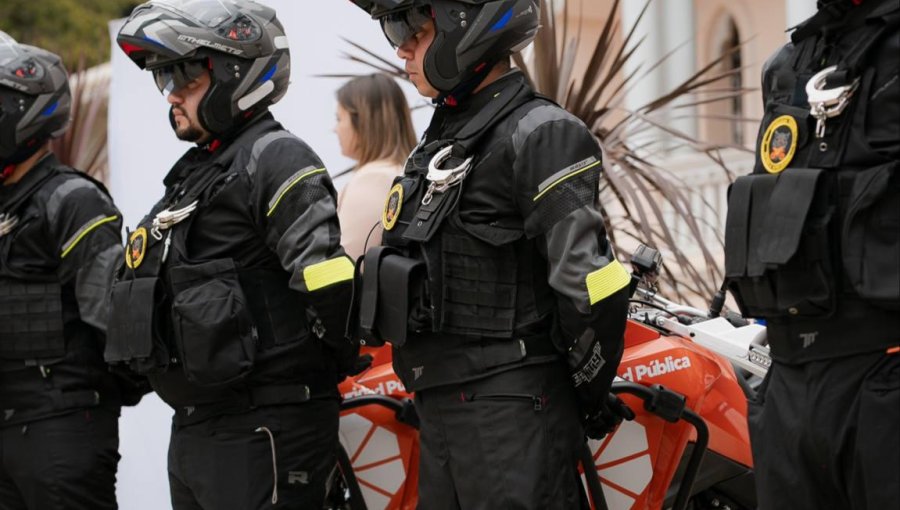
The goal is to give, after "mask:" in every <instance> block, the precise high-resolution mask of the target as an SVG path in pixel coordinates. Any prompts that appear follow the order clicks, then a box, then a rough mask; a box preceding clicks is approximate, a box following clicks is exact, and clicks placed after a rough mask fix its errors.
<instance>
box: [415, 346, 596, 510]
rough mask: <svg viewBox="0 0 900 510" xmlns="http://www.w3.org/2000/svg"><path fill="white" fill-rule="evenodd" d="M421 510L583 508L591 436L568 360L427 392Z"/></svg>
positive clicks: (422, 402) (422, 406)
mask: <svg viewBox="0 0 900 510" xmlns="http://www.w3.org/2000/svg"><path fill="white" fill-rule="evenodd" d="M415 403H416V410H417V411H418V413H419V417H420V419H421V429H420V441H421V443H420V444H421V453H420V458H419V506H418V508H419V509H422V510H438V509H448V510H457V509H465V510H481V509H485V510H487V509H497V508H517V509H541V510H552V509H566V510H571V509H577V508H579V505H580V504H581V499H580V497H581V493H582V492H581V485H580V484H581V482H580V479H579V476H578V472H577V462H578V461H577V456H578V452H579V448H581V447H582V446H583V445H584V436H583V432H582V429H581V425H580V423H579V421H578V414H577V411H576V401H575V393H574V390H573V388H572V384H571V383H570V382H569V377H568V372H567V371H566V369H565V367H564V366H563V365H561V364H555V363H551V364H544V365H533V366H528V367H522V368H517V369H514V370H510V371H508V372H503V373H500V374H498V375H494V376H491V377H489V378H487V379H481V380H478V381H474V382H469V383H463V384H458V385H451V386H441V387H438V388H433V389H426V390H422V391H419V392H418V393H416V396H415Z"/></svg>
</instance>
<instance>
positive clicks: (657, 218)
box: [328, 0, 750, 303]
mask: <svg viewBox="0 0 900 510" xmlns="http://www.w3.org/2000/svg"><path fill="white" fill-rule="evenodd" d="M587 1H590V0H587ZM652 1H654V0H647V2H646V3H645V4H644V6H643V10H642V11H641V13H640V15H639V16H638V18H637V19H636V22H635V24H634V25H633V26H632V27H630V28H629V29H628V31H627V32H625V30H624V29H623V28H622V26H621V24H620V22H619V18H618V17H617V16H616V15H615V14H616V12H617V11H618V8H619V4H620V1H619V0H615V1H614V2H613V3H612V5H611V7H610V10H609V12H608V13H607V16H606V18H605V19H606V21H605V24H604V26H603V28H602V29H601V31H600V32H599V34H595V35H594V36H592V37H591V38H588V37H587V34H584V33H583V32H582V31H581V30H580V27H578V28H576V29H573V27H572V26H571V25H574V24H577V18H575V17H570V16H569V14H570V12H569V11H570V6H569V5H568V4H569V2H567V1H566V0H554V1H553V2H552V3H551V5H548V2H547V1H546V0H541V18H542V19H541V30H540V31H539V32H538V35H537V37H536V39H535V41H534V45H533V48H532V51H531V52H530V56H529V57H528V58H526V56H525V55H523V54H521V53H520V54H516V55H513V61H514V63H515V65H516V66H517V67H518V68H519V69H521V70H522V71H523V73H524V74H525V76H526V77H527V78H528V80H529V81H530V82H531V84H532V85H533V86H534V88H535V90H537V91H538V92H540V93H542V94H543V95H545V96H548V97H550V98H552V99H553V100H554V101H556V102H557V103H559V104H560V105H561V106H562V107H564V108H565V109H566V110H568V111H569V112H571V113H572V114H574V115H575V116H577V117H578V118H580V119H581V120H582V121H583V122H584V123H585V124H586V125H587V126H588V127H589V128H590V129H591V131H592V132H593V133H594V135H595V136H596V137H597V138H598V139H599V140H600V142H601V144H602V145H603V147H604V150H605V152H604V154H605V161H604V168H605V171H604V172H603V174H602V176H601V181H600V193H601V195H600V196H601V200H600V203H601V207H602V209H603V213H604V218H605V221H606V224H607V225H606V226H607V231H608V233H609V237H610V240H611V241H612V242H613V244H614V246H615V247H616V249H617V252H618V253H619V255H620V258H621V257H622V256H624V255H627V252H628V251H630V250H631V249H633V247H634V246H636V245H637V244H638V243H643V244H647V245H649V246H653V247H655V248H658V249H659V250H660V251H661V252H662V253H663V254H664V267H663V274H662V276H661V278H660V282H659V283H660V285H661V290H662V291H663V292H664V293H667V294H670V295H672V296H674V297H676V298H678V299H682V300H687V301H693V302H695V303H699V302H703V301H705V300H707V299H709V297H710V296H712V294H713V293H714V292H715V291H716V290H717V289H718V287H719V284H720V283H721V281H722V268H721V266H720V261H721V253H722V235H721V232H715V235H714V236H712V239H713V240H712V242H710V236H709V235H704V233H709V232H710V231H711V230H714V229H715V226H713V225H708V224H705V223H704V222H703V221H701V220H700V219H698V218H699V217H701V216H702V215H700V214H698V213H699V212H700V211H698V207H699V208H710V207H711V206H710V204H709V203H708V202H707V200H706V197H702V196H699V195H698V193H699V192H698V191H695V190H694V189H692V188H691V186H689V185H688V183H687V182H686V181H685V179H684V178H683V176H680V175H679V174H678V173H677V172H674V171H670V170H669V169H667V167H666V163H665V158H664V157H660V155H661V154H666V153H667V151H668V148H669V147H671V146H672V145H677V146H680V147H681V149H680V150H682V151H683V150H690V151H694V152H696V153H698V154H702V155H704V156H705V157H708V158H709V161H710V162H711V163H712V164H714V165H715V166H716V167H718V168H721V171H722V172H723V173H724V175H725V176H727V178H729V179H730V178H731V176H732V173H731V172H730V171H729V169H728V167H727V165H726V163H725V161H724V160H723V158H722V157H721V154H720V151H721V150H722V149H726V148H732V149H734V148H736V149H739V150H743V151H747V149H746V148H743V147H738V146H734V145H725V144H715V143H706V142H704V141H703V140H700V139H698V138H696V137H694V136H692V135H690V134H688V133H685V132H683V131H680V130H678V129H676V128H674V127H672V126H670V125H667V122H668V121H667V120H666V119H672V118H679V117H680V118H684V117H685V116H686V115H687V116H694V117H699V116H697V115H696V114H691V113H686V114H684V113H681V112H685V111H690V108H692V107H696V106H699V105H701V104H704V103H710V102H716V101H732V100H734V99H735V98H736V97H740V96H741V95H743V94H745V93H747V92H748V91H749V90H750V89H743V88H739V87H736V86H733V85H732V84H731V80H732V78H733V77H734V76H735V75H736V74H737V73H740V72H741V69H739V68H737V69H727V70H722V67H723V66H722V64H723V62H725V60H726V59H728V58H730V57H731V56H732V54H733V53H734V52H736V51H739V49H740V47H739V46H737V47H734V48H732V49H730V50H728V51H726V52H724V53H723V54H722V55H721V56H720V57H719V58H717V59H715V60H713V61H711V62H709V63H707V64H705V65H703V66H702V67H701V68H700V69H698V70H697V71H696V72H694V74H692V75H691V76H690V77H689V78H688V79H686V80H685V81H684V82H682V83H680V84H678V85H677V86H675V87H674V88H673V89H672V90H671V91H669V92H667V93H665V94H663V95H661V96H660V97H657V98H654V99H652V100H650V101H648V102H647V103H646V104H644V105H641V106H639V107H637V108H628V107H627V106H626V105H625V97H626V95H627V94H628V92H629V91H630V90H631V89H632V87H633V86H634V84H635V83H636V82H637V81H639V80H642V79H648V76H649V79H653V71H654V70H655V69H657V68H658V67H659V66H660V65H661V64H662V63H663V62H664V61H665V60H666V59H667V58H670V56H671V55H672V53H673V52H674V51H673V52H670V53H669V54H667V55H665V56H664V57H663V58H662V59H661V60H660V61H658V62H643V63H636V62H634V60H635V50H636V49H637V48H638V47H639V46H640V45H641V43H642V42H643V39H638V38H637V37H636V35H635V33H636V28H637V27H638V25H639V24H640V22H641V20H642V19H643V17H644V14H645V13H646V11H647V7H648V6H649V4H650V3H651V2H652ZM550 7H555V10H554V9H553V8H550ZM347 42H348V44H350V45H351V46H352V47H353V48H354V49H355V51H354V52H353V53H345V55H344V56H345V57H346V58H347V59H349V60H351V61H354V62H358V63H361V64H365V65H367V66H368V67H370V68H372V69H374V70H376V71H380V72H384V73H386V74H389V75H392V76H395V77H397V78H400V79H407V75H406V73H405V72H404V70H403V69H402V68H401V67H399V66H398V65H397V64H396V63H394V62H392V61H390V60H387V59H385V58H383V57H381V56H379V55H376V54H375V53H373V52H372V51H369V50H368V49H366V48H365V47H363V46H362V45H360V44H357V43H354V42H352V41H347ZM585 44H590V45H592V46H593V47H592V48H590V52H589V53H590V59H589V61H588V62H587V65H586V66H580V67H576V66H575V58H576V54H577V53H578V51H579V46H582V45H585ZM631 64H639V65H631ZM626 69H632V71H630V72H626ZM328 76H330V77H351V76H354V75H352V74H343V75H328ZM719 118H723V117H719ZM724 118H726V119H728V120H733V121H737V122H742V121H747V119H741V118H737V117H732V116H725V117H724ZM748 152H749V151H748ZM698 204H699V205H698ZM707 216H709V215H707ZM676 224H677V227H676Z"/></svg>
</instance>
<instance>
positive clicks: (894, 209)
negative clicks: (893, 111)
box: [841, 161, 900, 310]
mask: <svg viewBox="0 0 900 510" xmlns="http://www.w3.org/2000/svg"><path fill="white" fill-rule="evenodd" d="M898 167H900V164H898V163H897V162H896V161H895V162H891V163H887V164H884V165H880V166H876V167H874V168H870V169H868V170H864V171H862V172H854V173H855V174H856V175H855V178H854V180H853V185H852V188H851V191H850V197H849V201H848V206H847V213H846V216H845V218H844V223H843V225H842V228H841V250H842V259H843V264H844V271H845V274H846V276H847V280H848V281H849V282H850V285H851V286H852V287H853V289H854V290H855V291H856V293H857V294H859V296H860V297H861V298H863V299H865V300H866V301H868V302H870V303H871V304H873V305H875V306H879V307H881V308H885V309H888V310H900V177H898V175H897V174H898V171H900V168H898Z"/></svg>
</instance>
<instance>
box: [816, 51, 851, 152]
mask: <svg viewBox="0 0 900 510" xmlns="http://www.w3.org/2000/svg"><path fill="white" fill-rule="evenodd" d="M836 70H837V66H830V67H826V68H825V69H822V70H821V71H819V72H818V73H816V74H814V75H813V77H812V78H810V79H809V81H808V82H806V97H807V99H808V101H809V113H810V114H812V116H813V117H815V118H816V121H817V122H816V138H822V137H824V136H825V120H826V119H830V118H832V117H837V116H838V115H840V114H841V113H843V111H844V109H845V108H847V105H848V104H849V103H850V98H851V97H853V93H854V92H856V88H857V87H858V86H859V78H856V79H855V80H853V83H851V84H850V85H843V86H840V87H835V88H833V89H824V88H822V87H823V86H824V85H825V80H826V79H827V78H828V75H829V74H831V73H833V72H835V71H836Z"/></svg>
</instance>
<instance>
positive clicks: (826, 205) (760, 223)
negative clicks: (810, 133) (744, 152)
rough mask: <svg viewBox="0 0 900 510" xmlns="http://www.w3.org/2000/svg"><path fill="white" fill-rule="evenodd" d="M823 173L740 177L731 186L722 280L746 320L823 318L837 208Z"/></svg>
mask: <svg viewBox="0 0 900 510" xmlns="http://www.w3.org/2000/svg"><path fill="white" fill-rule="evenodd" d="M823 175H824V171H823V170H821V169H805V168H791V169H789V170H787V171H784V172H782V173H780V174H778V175H769V174H754V175H749V176H744V177H740V178H739V179H737V180H736V181H735V182H734V184H733V185H732V187H731V190H730V193H729V198H728V217H727V219H726V227H725V228H726V234H725V245H726V250H725V276H726V277H727V278H728V281H729V288H730V290H731V291H732V294H733V295H734V296H735V299H736V300H737V302H738V305H739V306H740V308H741V312H742V313H743V314H744V315H745V316H748V317H773V316H808V317H818V316H825V315H828V314H830V313H831V312H833V310H834V305H835V299H836V289H835V283H834V271H833V267H832V258H833V257H832V251H833V250H834V245H833V243H832V242H831V241H832V236H831V235H830V229H831V220H832V216H833V211H834V207H833V206H832V205H831V204H833V203H834V202H833V199H832V197H831V193H832V189H831V188H832V187H831V186H830V185H829V184H830V182H831V181H830V180H829V179H826V178H824V177H823Z"/></svg>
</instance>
